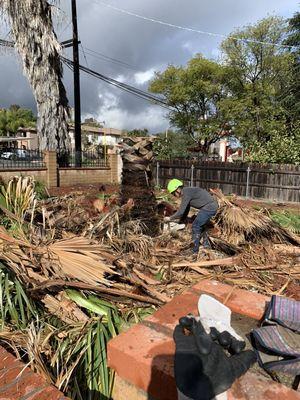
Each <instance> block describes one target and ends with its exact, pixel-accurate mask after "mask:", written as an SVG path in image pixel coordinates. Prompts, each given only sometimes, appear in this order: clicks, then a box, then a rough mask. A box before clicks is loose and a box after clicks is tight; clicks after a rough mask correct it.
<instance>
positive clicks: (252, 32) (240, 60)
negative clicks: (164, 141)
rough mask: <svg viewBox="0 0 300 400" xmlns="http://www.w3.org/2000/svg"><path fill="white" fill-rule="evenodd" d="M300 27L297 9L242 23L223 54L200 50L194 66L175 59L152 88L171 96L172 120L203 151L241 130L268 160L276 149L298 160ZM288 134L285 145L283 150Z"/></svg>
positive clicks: (247, 145)
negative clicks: (293, 151)
mask: <svg viewBox="0 0 300 400" xmlns="http://www.w3.org/2000/svg"><path fill="white" fill-rule="evenodd" d="M299 27H300V17H299V13H297V14H295V15H294V17H293V18H291V20H290V21H288V22H287V21H285V20H283V19H282V18H279V17H268V18H265V19H262V20H261V21H258V22H257V23H256V24H253V25H248V26H245V27H243V28H240V29H237V30H235V31H234V32H232V33H231V34H230V35H229V36H228V38H227V39H225V40H224V41H223V42H222V44H221V47H220V49H221V57H220V60H218V61H213V60H208V59H206V58H205V57H203V56H202V55H197V56H196V57H194V58H192V59H191V60H190V61H189V62H188V63H187V65H186V66H174V65H169V66H168V67H167V69H166V70H165V71H163V72H157V73H156V75H155V78H154V79H153V80H152V82H151V83H150V85H149V90H150V91H152V92H154V93H159V94H162V95H164V97H165V99H166V100H167V102H168V105H169V106H170V107H171V108H172V110H171V111H170V112H169V119H170V122H171V125H172V126H174V127H175V128H177V129H179V130H181V131H182V132H184V133H185V134H186V135H189V136H191V137H192V138H193V139H194V140H196V141H198V144H199V145H198V148H199V149H200V150H201V151H202V153H206V152H207V151H208V149H209V146H210V145H211V144H212V143H214V142H215V141H217V140H218V139H219V138H221V137H223V136H224V135H228V136H229V135H233V136H235V137H236V138H238V139H239V140H240V142H241V143H242V144H243V147H244V148H245V149H246V150H249V151H250V149H251V151H252V153H253V154H252V155H253V156H254V155H255V154H257V157H258V158H262V156H261V154H264V156H263V158H264V159H265V161H266V162H267V161H268V160H267V154H268V153H270V159H269V161H270V162H276V159H277V160H280V159H285V160H288V159H290V160H294V161H293V162H296V159H297V157H294V155H291V156H290V157H289V154H288V153H289V146H290V145H291V143H296V142H297V140H298V135H299V129H298V125H297V121H298V120H299V111H300V97H299V96H300V94H299V93H300V90H298V89H299V87H300V83H299V82H300V78H299V71H300V68H299V58H300V57H299V36H300V34H299ZM291 46H293V47H291ZM296 46H298V47H296ZM298 68H299V69H298ZM280 136H281V137H283V138H285V140H284V141H283V142H284V143H285V145H284V143H282V146H281V152H277V151H276V150H275V149H274V146H275V147H276V146H277V147H278V140H279V137H280ZM288 144H289V145H288ZM271 149H272V150H271ZM273 150H274V151H273ZM249 151H248V154H249ZM282 152H285V156H284V155H283V154H282ZM271 153H272V154H271Z"/></svg>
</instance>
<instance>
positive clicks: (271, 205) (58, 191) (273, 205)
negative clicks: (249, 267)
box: [49, 183, 300, 213]
mask: <svg viewBox="0 0 300 400" xmlns="http://www.w3.org/2000/svg"><path fill="white" fill-rule="evenodd" d="M103 189H104V193H105V194H114V193H118V191H119V189H120V186H119V185H110V184H109V185H103V184H101V183H99V185H74V186H68V187H59V188H52V189H50V190H49V194H50V195H51V196H63V195H67V194H70V193H74V192H80V193H81V194H84V193H85V194H87V195H88V196H93V195H95V196H96V195H97V194H99V193H100V192H101V191H103ZM236 201H237V203H238V204H239V205H244V206H246V207H255V208H256V207H259V208H267V209H269V210H271V209H272V210H279V211H284V210H286V211H287V210H291V211H299V213H300V203H280V202H272V201H268V200H259V199H245V198H241V197H237V198H236Z"/></svg>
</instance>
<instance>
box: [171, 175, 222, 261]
mask: <svg viewBox="0 0 300 400" xmlns="http://www.w3.org/2000/svg"><path fill="white" fill-rule="evenodd" d="M168 192H169V193H171V194H172V195H174V196H175V197H177V198H181V204H180V208H179V210H178V211H177V212H175V214H173V215H171V216H170V217H165V218H164V221H165V222H170V221H173V220H177V219H179V220H180V219H181V218H182V217H183V216H187V214H188V212H189V210H190V207H193V208H196V209H197V210H199V212H198V214H197V216H196V218H195V220H194V222H193V225H192V238H193V242H194V247H193V252H194V253H195V254H197V253H198V252H199V247H200V240H201V239H203V243H202V245H203V248H210V243H209V239H208V235H207V232H206V229H205V225H206V224H207V223H208V221H209V220H210V219H211V218H212V217H213V216H214V215H216V212H217V210H218V203H217V201H216V200H215V199H214V198H213V197H212V195H211V194H209V193H208V191H207V190H205V189H201V188H199V187H184V186H183V182H182V181H180V180H179V179H172V180H170V182H169V183H168Z"/></svg>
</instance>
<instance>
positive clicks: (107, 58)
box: [84, 47, 138, 71]
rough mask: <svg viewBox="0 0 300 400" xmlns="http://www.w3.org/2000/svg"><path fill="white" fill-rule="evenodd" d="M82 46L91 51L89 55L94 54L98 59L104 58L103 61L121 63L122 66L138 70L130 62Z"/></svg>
mask: <svg viewBox="0 0 300 400" xmlns="http://www.w3.org/2000/svg"><path fill="white" fill-rule="evenodd" d="M84 48H85V50H86V51H88V52H90V53H92V54H90V55H92V56H94V57H96V58H99V59H104V60H103V61H110V62H112V63H116V64H119V65H122V66H123V67H126V68H130V69H134V70H136V71H138V69H137V68H136V67H135V66H133V65H130V64H128V63H126V62H125V61H122V60H118V59H117V58H112V57H109V56H107V55H105V54H103V53H100V52H98V51H95V50H92V49H89V48H88V47H84ZM97 56H98V57H97Z"/></svg>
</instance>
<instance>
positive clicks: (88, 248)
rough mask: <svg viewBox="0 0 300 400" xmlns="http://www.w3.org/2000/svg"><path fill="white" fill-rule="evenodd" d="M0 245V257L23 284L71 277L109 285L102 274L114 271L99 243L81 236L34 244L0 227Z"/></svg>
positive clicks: (70, 278)
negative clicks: (15, 236)
mask: <svg viewBox="0 0 300 400" xmlns="http://www.w3.org/2000/svg"><path fill="white" fill-rule="evenodd" d="M0 246H1V252H0V259H2V260H3V261H6V262H7V264H8V265H9V266H10V268H11V269H12V270H13V271H14V272H15V273H17V274H19V276H20V279H22V280H23V282H24V283H26V284H33V285H34V284H35V282H43V281H46V280H48V279H64V280H66V281H67V280H72V279H73V280H74V279H75V280H77V281H80V282H85V283H88V284H93V285H97V284H99V283H103V284H106V285H109V282H108V281H107V279H106V278H105V275H112V274H116V271H115V268H114V267H113V265H111V264H109V262H108V261H107V260H105V258H104V257H103V256H102V253H101V251H102V247H101V246H99V245H97V244H91V243H90V242H89V241H88V240H87V239H85V238H82V237H75V238H69V239H62V240H57V241H54V242H51V243H49V244H43V243H39V244H37V245H34V244H32V243H30V242H29V241H26V240H24V239H23V240H22V239H15V238H13V237H12V236H11V235H10V234H9V233H8V232H6V231H5V229H4V228H0Z"/></svg>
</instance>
